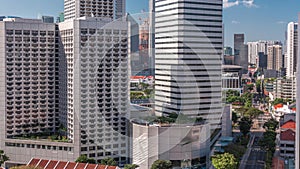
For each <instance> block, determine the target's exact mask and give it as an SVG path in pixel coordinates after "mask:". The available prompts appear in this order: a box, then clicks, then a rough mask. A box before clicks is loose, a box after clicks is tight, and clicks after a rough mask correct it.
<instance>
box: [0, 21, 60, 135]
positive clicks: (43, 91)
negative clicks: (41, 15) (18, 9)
mask: <svg viewBox="0 0 300 169" xmlns="http://www.w3.org/2000/svg"><path fill="white" fill-rule="evenodd" d="M0 26H1V27H0V31H1V37H0V38H1V42H4V43H1V44H0V45H1V46H2V48H1V51H0V52H1V60H2V64H1V65H2V66H1V71H0V72H1V74H2V77H3V78H1V81H0V83H1V86H2V92H3V95H2V96H3V99H2V100H1V103H0V104H1V107H2V108H3V109H4V110H3V111H2V112H6V115H5V116H1V118H5V120H4V121H5V123H3V125H4V127H3V128H2V127H1V128H2V129H6V132H4V133H5V134H4V135H5V137H6V138H14V137H18V136H22V135H24V134H29V133H38V132H43V131H54V130H55V116H56V114H55V93H54V90H55V58H56V53H55V25H54V24H45V23H42V22H41V21H40V20H30V19H18V18H15V19H4V22H0ZM4 96H5V97H4ZM1 124H2V123H1Z"/></svg>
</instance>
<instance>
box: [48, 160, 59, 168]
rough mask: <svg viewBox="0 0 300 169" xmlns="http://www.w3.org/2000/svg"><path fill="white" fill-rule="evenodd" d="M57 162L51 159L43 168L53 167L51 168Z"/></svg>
mask: <svg viewBox="0 0 300 169" xmlns="http://www.w3.org/2000/svg"><path fill="white" fill-rule="evenodd" d="M57 163H58V161H54V160H51V161H50V162H49V163H48V164H47V166H46V168H45V169H53V168H54V167H55V166H56V164H57Z"/></svg>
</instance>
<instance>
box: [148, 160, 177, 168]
mask: <svg viewBox="0 0 300 169" xmlns="http://www.w3.org/2000/svg"><path fill="white" fill-rule="evenodd" d="M151 169H172V163H171V161H167V160H156V161H154V163H153V164H152V166H151Z"/></svg>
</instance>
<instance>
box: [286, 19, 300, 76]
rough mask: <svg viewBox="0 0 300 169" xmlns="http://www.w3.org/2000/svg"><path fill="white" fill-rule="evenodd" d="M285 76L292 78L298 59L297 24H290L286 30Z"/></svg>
mask: <svg viewBox="0 0 300 169" xmlns="http://www.w3.org/2000/svg"><path fill="white" fill-rule="evenodd" d="M286 43H287V51H286V62H287V63H286V76H287V77H288V78H289V77H294V76H295V72H296V68H297V57H298V53H297V50H298V23H295V22H291V23H289V24H288V28H287V41H286Z"/></svg>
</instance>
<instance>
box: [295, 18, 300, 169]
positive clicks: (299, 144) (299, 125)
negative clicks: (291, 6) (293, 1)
mask: <svg viewBox="0 0 300 169" xmlns="http://www.w3.org/2000/svg"><path fill="white" fill-rule="evenodd" d="M298 24H300V13H299V14H298ZM298 32H300V27H298ZM298 44H300V38H298ZM298 56H300V50H298ZM299 70H300V60H299V59H298V60H297V71H296V75H297V78H296V79H297V82H296V84H297V96H300V90H299V89H300V71H299ZM296 101H297V103H296V104H297V105H296V106H297V113H296V151H295V152H296V159H295V168H299V167H300V113H299V112H300V111H299V110H300V109H299V107H300V99H297V100H296Z"/></svg>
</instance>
